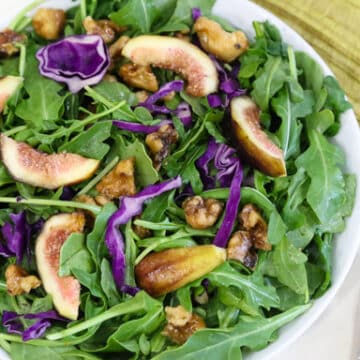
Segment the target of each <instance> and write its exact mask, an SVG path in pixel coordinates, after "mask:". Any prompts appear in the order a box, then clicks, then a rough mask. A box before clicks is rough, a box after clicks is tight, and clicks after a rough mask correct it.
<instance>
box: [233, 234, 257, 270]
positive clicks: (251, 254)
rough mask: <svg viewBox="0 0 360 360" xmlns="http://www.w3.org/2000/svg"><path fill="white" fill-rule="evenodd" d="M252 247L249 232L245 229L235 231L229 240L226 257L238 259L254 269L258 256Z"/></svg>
mask: <svg viewBox="0 0 360 360" xmlns="http://www.w3.org/2000/svg"><path fill="white" fill-rule="evenodd" d="M252 247H253V242H252V239H251V237H250V234H249V233H248V232H247V231H241V230H240V231H237V232H235V233H234V234H233V236H232V237H231V239H230V240H229V243H228V247H227V258H228V259H232V260H237V261H240V262H241V263H242V264H244V265H245V266H246V267H248V268H250V269H254V268H255V266H256V263H257V259H258V258H257V254H256V252H255V251H254V250H253V248H252Z"/></svg>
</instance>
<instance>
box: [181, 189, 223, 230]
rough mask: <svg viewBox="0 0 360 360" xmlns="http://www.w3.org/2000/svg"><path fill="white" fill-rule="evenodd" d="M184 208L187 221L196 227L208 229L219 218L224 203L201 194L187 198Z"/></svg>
mask: <svg viewBox="0 0 360 360" xmlns="http://www.w3.org/2000/svg"><path fill="white" fill-rule="evenodd" d="M182 208H183V209H184V212H185V220H186V222H187V223H188V224H189V225H190V226H191V227H192V228H194V229H206V228H208V227H210V226H213V225H214V224H215V223H216V221H217V220H218V218H219V216H220V214H221V212H222V209H223V204H222V203H221V202H220V201H218V200H216V199H203V198H202V197H201V196H192V197H189V198H187V199H186V200H185V201H184V202H183V204H182Z"/></svg>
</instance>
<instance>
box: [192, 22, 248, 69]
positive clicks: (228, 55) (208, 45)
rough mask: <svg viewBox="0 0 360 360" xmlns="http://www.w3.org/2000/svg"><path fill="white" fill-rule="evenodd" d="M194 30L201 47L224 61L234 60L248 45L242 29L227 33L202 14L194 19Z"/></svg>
mask: <svg viewBox="0 0 360 360" xmlns="http://www.w3.org/2000/svg"><path fill="white" fill-rule="evenodd" d="M194 31H195V32H196V33H197V35H198V38H199V41H200V44H201V46H202V48H203V49H204V50H206V51H207V52H209V53H210V54H213V55H215V56H216V57H217V58H218V59H220V60H222V61H225V62H231V61H233V60H235V59H236V58H237V57H238V56H240V55H241V54H242V53H244V52H245V51H246V50H247V49H248V47H249V42H248V40H247V38H246V36H245V34H244V33H243V32H242V31H234V32H232V33H229V32H227V31H225V30H224V29H223V28H222V27H221V26H220V25H219V24H218V23H217V22H216V21H213V20H210V19H208V18H206V17H204V16H201V17H199V18H198V19H197V20H196V22H195V24H194Z"/></svg>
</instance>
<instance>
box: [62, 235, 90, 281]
mask: <svg viewBox="0 0 360 360" xmlns="http://www.w3.org/2000/svg"><path fill="white" fill-rule="evenodd" d="M73 268H81V269H83V270H84V271H86V272H92V271H93V262H92V260H91V255H90V253H89V252H88V250H87V249H86V247H85V235H84V234H82V233H73V234H71V235H70V236H69V237H68V238H67V239H66V241H65V242H64V244H63V245H62V247H61V250H60V260H59V276H67V275H71V272H72V269H73Z"/></svg>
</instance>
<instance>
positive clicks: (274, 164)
mask: <svg viewBox="0 0 360 360" xmlns="http://www.w3.org/2000/svg"><path fill="white" fill-rule="evenodd" d="M230 109H231V126H232V129H233V132H234V137H235V139H236V141H237V144H238V147H239V149H240V150H241V152H242V153H243V155H244V156H245V157H246V158H247V160H248V161H249V162H250V163H251V164H252V165H253V166H254V167H256V168H257V169H259V170H260V171H262V172H263V173H265V174H266V175H269V176H273V177H277V176H286V164H285V160H284V154H283V152H282V150H281V149H280V148H279V147H277V146H276V145H275V144H274V143H273V142H272V141H271V140H270V139H269V137H268V136H267V135H266V133H265V132H264V131H263V130H262V129H261V126H260V110H259V108H258V107H257V106H256V104H255V102H254V101H253V100H251V99H250V98H249V97H247V96H239V97H235V98H233V99H232V100H231V103H230Z"/></svg>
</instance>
